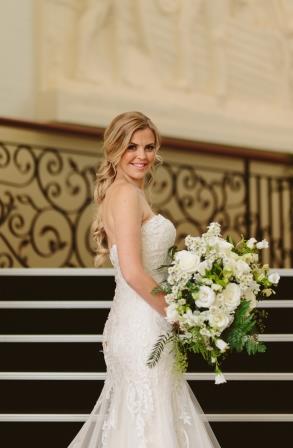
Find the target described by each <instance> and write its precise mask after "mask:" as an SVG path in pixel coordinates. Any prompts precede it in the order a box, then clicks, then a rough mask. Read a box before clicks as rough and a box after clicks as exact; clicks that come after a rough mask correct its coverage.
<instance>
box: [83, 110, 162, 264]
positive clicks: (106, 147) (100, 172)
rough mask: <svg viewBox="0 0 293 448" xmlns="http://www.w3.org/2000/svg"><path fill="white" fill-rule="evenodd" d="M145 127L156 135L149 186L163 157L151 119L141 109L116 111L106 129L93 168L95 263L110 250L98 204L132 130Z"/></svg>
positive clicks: (115, 171)
mask: <svg viewBox="0 0 293 448" xmlns="http://www.w3.org/2000/svg"><path fill="white" fill-rule="evenodd" d="M147 128H149V129H151V130H152V131H153V133H154V137H155V160H154V164H153V165H152V167H151V168H150V170H149V172H148V173H147V174H146V182H147V185H146V186H147V187H150V189H151V188H152V186H153V183H154V170H155V168H156V166H158V165H160V164H161V163H162V161H163V159H162V157H161V156H160V155H159V154H157V152H158V149H159V148H160V145H161V137H160V134H159V131H158V129H157V127H156V126H155V125H154V123H153V122H152V121H151V120H150V118H148V117H147V116H146V115H144V114H142V113H141V112H124V113H122V114H119V115H117V116H116V117H115V118H114V119H113V120H112V121H111V123H110V124H109V125H108V127H107V128H106V129H105V132H104V142H103V151H104V159H103V160H102V162H101V163H100V164H99V165H98V167H97V171H96V183H95V188H94V204H93V205H94V216H93V222H92V226H91V233H92V237H93V239H94V241H95V244H96V248H95V253H96V255H95V258H94V265H95V267H99V266H101V265H102V264H103V263H104V262H105V260H106V257H107V255H108V253H109V249H108V244H107V234H106V232H105V229H104V226H103V222H102V219H101V216H100V209H99V206H100V204H101V203H102V201H103V200H104V198H105V195H106V191H107V190H108V188H109V187H110V185H111V184H112V183H113V182H114V180H115V178H116V174H117V169H116V166H117V165H118V164H119V162H120V159H121V157H122V155H123V153H124V151H125V150H126V148H127V146H128V144H129V142H130V140H131V138H132V135H133V133H134V132H135V131H138V130H141V129H147Z"/></svg>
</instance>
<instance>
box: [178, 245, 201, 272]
mask: <svg viewBox="0 0 293 448" xmlns="http://www.w3.org/2000/svg"><path fill="white" fill-rule="evenodd" d="M175 260H176V261H177V262H178V264H179V267H180V269H181V270H182V271H183V272H187V273H190V274H191V273H192V272H196V271H197V269H198V266H199V263H200V257H199V256H198V255H196V254H193V253H192V252H190V251H188V250H181V251H179V252H176V254H175Z"/></svg>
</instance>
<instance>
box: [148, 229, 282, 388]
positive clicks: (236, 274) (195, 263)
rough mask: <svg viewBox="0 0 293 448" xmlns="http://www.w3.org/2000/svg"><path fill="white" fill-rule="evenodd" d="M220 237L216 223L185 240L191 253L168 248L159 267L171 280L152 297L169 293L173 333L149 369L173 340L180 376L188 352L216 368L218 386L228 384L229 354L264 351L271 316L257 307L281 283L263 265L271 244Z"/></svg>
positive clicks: (159, 342)
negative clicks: (262, 252)
mask: <svg viewBox="0 0 293 448" xmlns="http://www.w3.org/2000/svg"><path fill="white" fill-rule="evenodd" d="M220 232H221V226H220V224H218V223H216V222H213V223H211V224H210V225H209V226H208V230H207V232H206V233H204V234H202V236H201V237H193V236H191V235H187V236H186V238H185V246H186V248H187V250H180V251H179V250H177V246H172V247H170V248H169V251H168V255H169V259H170V260H171V261H170V264H168V265H162V266H160V267H159V269H162V268H163V269H166V268H168V275H167V278H166V280H164V281H163V282H162V283H160V285H159V286H158V287H156V288H154V289H153V290H152V293H153V294H156V293H158V292H160V291H164V292H165V293H166V295H165V299H166V302H167V304H168V305H167V308H166V317H165V319H166V320H167V321H168V322H169V323H171V324H172V329H171V330H170V331H169V332H168V333H167V334H164V335H160V336H159V338H158V340H157V342H156V344H155V345H154V347H153V350H152V352H151V354H150V356H149V358H148V360H147V365H148V366H149V367H153V366H155V364H156V363H157V362H158V360H159V358H160V355H161V353H162V351H163V349H164V347H165V345H166V344H167V343H168V342H170V341H173V343H174V344H173V350H175V360H176V368H177V369H178V370H179V371H181V372H186V370H187V367H188V357H187V355H188V352H192V353H199V354H200V355H202V356H203V358H204V359H205V361H207V362H208V363H209V364H210V365H214V372H215V375H216V376H215V383H216V384H220V383H224V382H226V379H225V377H224V375H223V373H222V371H221V369H220V364H221V362H222V361H223V359H225V357H226V356H227V355H228V354H229V353H230V352H233V351H236V352H241V351H243V350H246V351H247V353H248V354H249V355H254V354H256V353H257V352H265V350H266V345H265V344H264V343H263V342H261V341H259V340H258V333H260V332H263V331H264V323H263V321H264V318H266V317H267V312H266V311H265V310H259V309H256V306H257V302H258V297H259V296H264V297H269V296H270V295H271V294H272V293H274V294H275V291H274V289H273V288H274V287H275V286H276V285H277V284H278V282H279V279H280V276H279V274H278V273H270V272H269V266H268V265H267V264H264V265H260V263H259V255H258V251H259V250H261V249H265V248H267V247H268V246H269V245H268V242H267V241H266V240H262V241H259V242H257V240H256V239H255V238H250V239H248V240H245V239H244V237H243V236H242V238H241V240H240V241H238V242H237V243H235V242H234V241H233V240H232V238H231V237H227V238H226V239H224V238H222V237H221V234H220Z"/></svg>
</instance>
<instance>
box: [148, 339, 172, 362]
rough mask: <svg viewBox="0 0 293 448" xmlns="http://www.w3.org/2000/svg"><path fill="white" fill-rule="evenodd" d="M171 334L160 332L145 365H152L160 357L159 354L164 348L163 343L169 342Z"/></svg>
mask: <svg viewBox="0 0 293 448" xmlns="http://www.w3.org/2000/svg"><path fill="white" fill-rule="evenodd" d="M173 337H174V336H173V334H172V333H167V334H161V335H160V336H159V338H158V340H157V342H156V343H155V345H154V347H153V349H152V352H151V354H150V356H149V358H148V360H147V366H148V367H154V366H155V365H156V364H157V362H158V361H159V359H160V356H161V354H162V351H163V350H164V347H165V345H166V344H167V342H169V341H170V340H172V339H173Z"/></svg>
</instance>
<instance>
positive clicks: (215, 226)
mask: <svg viewBox="0 0 293 448" xmlns="http://www.w3.org/2000/svg"><path fill="white" fill-rule="evenodd" d="M220 232H221V225H220V224H219V223H218V222H211V223H210V224H209V225H208V231H207V233H204V234H203V235H207V234H208V235H214V236H219V235H220Z"/></svg>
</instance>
